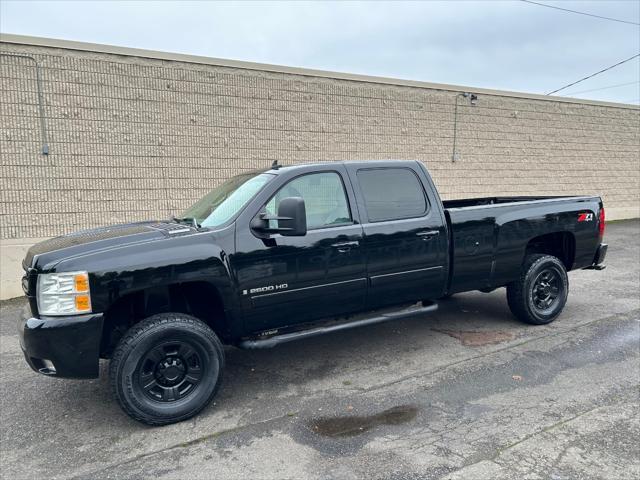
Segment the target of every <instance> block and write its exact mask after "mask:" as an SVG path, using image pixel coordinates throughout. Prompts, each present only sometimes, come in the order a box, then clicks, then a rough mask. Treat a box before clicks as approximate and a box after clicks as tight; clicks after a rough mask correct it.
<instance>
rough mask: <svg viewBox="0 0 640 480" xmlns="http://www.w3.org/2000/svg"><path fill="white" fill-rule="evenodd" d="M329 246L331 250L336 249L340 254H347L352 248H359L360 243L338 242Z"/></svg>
mask: <svg viewBox="0 0 640 480" xmlns="http://www.w3.org/2000/svg"><path fill="white" fill-rule="evenodd" d="M331 246H332V247H333V248H337V249H338V251H339V252H340V253H347V252H348V251H349V250H351V249H352V248H353V247H358V246H360V242H358V241H355V242H338V243H333V244H332V245H331Z"/></svg>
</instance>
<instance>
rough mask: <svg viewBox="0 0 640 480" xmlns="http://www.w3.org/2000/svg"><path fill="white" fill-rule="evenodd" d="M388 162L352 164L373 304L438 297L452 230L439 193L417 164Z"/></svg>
mask: <svg viewBox="0 0 640 480" xmlns="http://www.w3.org/2000/svg"><path fill="white" fill-rule="evenodd" d="M388 165H389V166H385V167H379V166H375V167H367V166H366V164H355V165H350V166H349V175H350V177H351V179H352V182H353V183H354V188H355V191H356V198H357V201H358V207H359V211H360V214H361V217H362V221H363V225H362V227H363V239H362V248H363V251H364V254H365V257H366V262H367V278H368V283H369V289H368V294H367V307H369V308H377V307H382V306H386V305H393V304H399V303H403V302H407V301H418V300H426V299H435V298H438V297H439V296H441V295H442V293H443V291H444V286H445V278H446V265H447V255H448V250H447V248H448V247H447V233H446V228H445V226H444V222H443V218H442V215H441V212H440V209H439V208H436V206H437V205H438V204H437V202H438V198H437V197H436V196H435V195H434V194H433V190H432V189H431V188H430V184H429V182H427V179H426V177H425V174H424V172H423V171H422V169H421V168H420V167H419V165H418V164H417V163H413V162H402V163H399V162H398V163H396V164H395V165H394V162H390V163H389V164H388ZM425 186H427V187H429V188H425Z"/></svg>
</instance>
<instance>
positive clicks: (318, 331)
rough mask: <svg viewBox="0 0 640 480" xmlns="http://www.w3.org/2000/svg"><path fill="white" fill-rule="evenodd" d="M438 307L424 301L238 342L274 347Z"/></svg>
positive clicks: (250, 347) (429, 310)
mask: <svg viewBox="0 0 640 480" xmlns="http://www.w3.org/2000/svg"><path fill="white" fill-rule="evenodd" d="M437 309H438V304H437V303H435V302H429V303H426V302H423V306H422V307H414V306H412V307H409V308H406V309H403V310H397V311H394V312H389V313H383V314H380V315H376V316H374V317H369V318H362V319H359V320H355V321H351V322H345V323H339V324H334V325H328V326H324V327H316V328H310V329H309V330H300V331H297V332H291V333H283V334H282V335H274V336H272V337H267V338H253V339H247V340H241V341H240V343H238V347H240V348H245V349H250V350H254V349H258V348H272V347H275V346H276V345H280V344H282V343H288V342H293V341H294V340H301V339H303V338H310V337H317V336H318V335H324V334H325V333H331V332H339V331H341V330H348V329H350V328H356V327H363V326H365V325H374V324H376V323H383V322H389V321H391V320H400V319H404V318H411V317H417V316H420V315H424V314H425V313H431V312H435V311H436V310H437Z"/></svg>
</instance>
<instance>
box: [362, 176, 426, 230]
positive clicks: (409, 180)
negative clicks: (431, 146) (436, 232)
mask: <svg viewBox="0 0 640 480" xmlns="http://www.w3.org/2000/svg"><path fill="white" fill-rule="evenodd" d="M356 175H357V178H358V183H359V185H360V191H361V192H362V197H363V200H364V204H365V207H366V209H367V217H368V220H369V222H384V221H388V220H401V219H404V218H417V217H422V216H424V215H425V214H426V213H427V211H428V206H429V204H428V202H427V197H426V195H425V192H424V188H423V187H422V183H421V182H420V179H419V178H418V176H417V175H416V173H415V172H414V171H413V170H411V169H410V168H393V167H391V168H364V169H360V170H358V171H357V173H356Z"/></svg>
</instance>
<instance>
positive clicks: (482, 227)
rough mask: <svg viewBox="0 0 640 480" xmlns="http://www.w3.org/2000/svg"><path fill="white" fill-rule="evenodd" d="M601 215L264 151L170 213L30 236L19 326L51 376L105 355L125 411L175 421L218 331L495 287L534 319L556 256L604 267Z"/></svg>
mask: <svg viewBox="0 0 640 480" xmlns="http://www.w3.org/2000/svg"><path fill="white" fill-rule="evenodd" d="M604 215H605V214H604V208H603V205H602V201H601V200H600V198H599V197H584V196H583V197H493V198H478V199H466V200H453V201H445V202H442V201H441V200H440V198H439V196H438V193H437V191H436V189H435V187H434V184H433V182H432V180H431V178H430V176H429V173H428V172H427V170H426V168H425V167H424V166H423V165H422V164H421V163H419V162H413V161H385V162H375V161H370V162H343V163H324V164H313V165H298V166H288V167H278V166H277V164H274V165H273V166H272V168H271V169H269V170H264V171H259V172H250V173H244V174H241V175H238V176H236V177H233V178H231V179H230V180H228V181H226V182H225V183H223V184H221V185H220V186H218V187H217V188H215V189H213V190H212V191H211V192H210V193H209V194H207V195H206V196H205V197H204V198H202V199H201V200H199V201H198V202H197V203H196V204H195V205H193V206H192V207H191V208H189V209H188V210H187V211H186V212H184V214H182V216H181V217H179V218H173V219H172V220H167V221H149V222H141V223H130V224H125V225H116V226H110V227H105V228H98V229H93V230H85V231H81V232H77V233H72V234H70V235H65V236H62V237H57V238H53V239H51V240H47V241H45V242H42V243H39V244H37V245H34V246H33V247H32V248H31V249H30V250H29V251H28V253H27V256H26V258H25V259H24V262H23V266H24V269H25V272H26V273H25V276H24V277H23V280H22V282H23V289H24V291H25V294H26V296H27V297H28V300H29V306H28V308H26V309H25V312H24V318H22V319H21V320H20V323H19V332H20V343H21V346H22V349H23V351H24V353H25V357H26V360H27V362H28V364H29V365H30V366H31V367H32V368H33V369H34V370H35V371H37V372H40V373H42V374H45V375H50V376H58V377H70V378H92V377H96V376H98V362H99V359H100V358H105V359H110V377H111V382H112V385H113V390H114V393H115V396H116V398H117V400H118V402H119V403H120V405H121V406H122V408H123V409H124V410H125V412H126V413H128V414H129V415H130V416H131V417H133V418H135V419H136V420H139V421H142V422H145V423H148V424H153V425H161V424H167V423H172V422H177V421H181V420H185V419H187V418H189V417H191V416H193V415H195V414H196V413H198V412H199V411H200V410H202V409H203V408H204V407H205V406H206V405H207V404H208V403H209V402H210V401H211V399H212V398H213V397H214V395H215V394H216V391H217V390H218V388H219V386H220V383H221V380H222V372H223V369H224V350H223V345H225V344H226V345H233V346H236V347H240V348H266V347H272V346H275V345H278V344H279V343H283V342H288V341H292V340H296V339H301V338H306V337H310V336H314V335H319V334H323V333H327V332H335V331H338V330H343V329H347V328H353V327H357V326H363V325H370V324H374V323H379V322H383V321H390V320H395V319H401V318H407V317H409V316H416V315H424V314H426V313H428V312H432V311H434V310H436V308H437V304H436V303H435V300H437V299H439V298H442V297H445V296H449V295H452V294H455V293H457V292H464V291H469V290H481V291H483V292H489V291H491V290H494V289H496V288H499V287H506V290H507V300H508V304H509V307H510V308H511V311H512V312H513V314H514V315H515V316H516V317H517V318H519V319H520V320H522V321H524V322H528V323H531V324H538V325H539V324H546V323H549V322H551V321H553V320H554V319H555V318H556V317H557V316H558V315H559V314H560V312H561V311H562V309H563V307H564V305H565V303H566V300H567V293H568V289H569V284H568V278H567V271H568V270H575V269H586V268H591V269H602V268H604V266H603V264H602V262H603V260H604V257H605V254H606V251H607V245H606V244H604V243H602V239H603V234H604V227H605V223H604V222H605V217H604Z"/></svg>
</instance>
